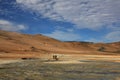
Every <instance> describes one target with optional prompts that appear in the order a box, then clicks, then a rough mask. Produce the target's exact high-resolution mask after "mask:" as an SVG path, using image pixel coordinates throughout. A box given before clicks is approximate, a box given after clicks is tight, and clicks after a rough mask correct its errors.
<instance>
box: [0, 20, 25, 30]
mask: <svg viewBox="0 0 120 80" xmlns="http://www.w3.org/2000/svg"><path fill="white" fill-rule="evenodd" d="M0 29H1V30H7V31H21V30H25V29H27V27H26V26H24V25H22V24H15V23H12V22H10V21H7V20H0Z"/></svg>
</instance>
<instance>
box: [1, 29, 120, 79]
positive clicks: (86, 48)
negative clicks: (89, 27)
mask: <svg viewBox="0 0 120 80" xmlns="http://www.w3.org/2000/svg"><path fill="white" fill-rule="evenodd" d="M101 47H104V50H99V49H100V48H101ZM53 55H57V57H58V61H56V60H54V59H53ZM23 58H25V59H26V60H24V59H23ZM43 66H44V71H43V72H41V69H42V68H43ZM33 67H34V68H33ZM119 67H120V42H113V43H92V42H75V41H72V42H61V41H59V40H56V39H53V38H49V37H46V36H43V35H39V34H37V35H28V34H20V33H16V32H7V31H0V80H53V79H54V78H56V80H120V68H119ZM34 69H35V70H34ZM71 69H72V71H71ZM14 70H15V73H13V72H11V71H14ZM37 70H38V71H40V72H37ZM54 70H56V71H58V72H56V71H55V72H54ZM83 70H84V71H83ZM32 71H33V72H32ZM46 71H47V72H48V73H47V72H46ZM51 72H52V73H51ZM66 73H67V74H66ZM70 73H73V74H70ZM23 74H24V75H23ZM46 74H48V75H46ZM53 74H56V75H55V76H53ZM16 75H18V76H17V77H18V78H17V77H15V76H16ZM44 75H45V76H44ZM51 75H52V76H51ZM86 75H87V76H88V77H86ZM19 76H22V77H23V78H21V77H19ZM46 76H47V77H46ZM60 77H62V78H60ZM40 78H41V79H40Z"/></svg>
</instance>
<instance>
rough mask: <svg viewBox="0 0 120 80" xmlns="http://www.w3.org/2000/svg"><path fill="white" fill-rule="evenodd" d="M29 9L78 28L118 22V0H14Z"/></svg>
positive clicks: (109, 24) (119, 1) (97, 27)
mask: <svg viewBox="0 0 120 80" xmlns="http://www.w3.org/2000/svg"><path fill="white" fill-rule="evenodd" d="M16 2H17V3H18V4H20V5H21V6H22V8H23V9H29V10H30V11H32V12H36V13H37V14H39V15H42V17H44V18H49V19H51V20H56V21H66V22H70V23H72V24H74V25H76V26H77V27H78V28H80V29H81V28H88V29H92V30H98V29H101V28H103V26H104V27H105V26H107V27H108V26H111V25H112V24H113V23H120V10H119V9H120V5H119V4H120V0H16Z"/></svg>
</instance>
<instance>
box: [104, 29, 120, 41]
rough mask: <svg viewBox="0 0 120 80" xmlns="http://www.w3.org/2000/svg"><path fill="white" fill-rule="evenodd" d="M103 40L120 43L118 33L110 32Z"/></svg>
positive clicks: (119, 34)
mask: <svg viewBox="0 0 120 80" xmlns="http://www.w3.org/2000/svg"><path fill="white" fill-rule="evenodd" d="M105 38H106V39H107V40H109V41H120V31H113V32H110V33H108V34H107V35H106V37H105Z"/></svg>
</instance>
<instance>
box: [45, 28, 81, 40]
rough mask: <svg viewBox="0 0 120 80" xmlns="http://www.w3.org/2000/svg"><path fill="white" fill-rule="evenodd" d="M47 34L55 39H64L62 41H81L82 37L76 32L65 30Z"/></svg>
mask: <svg viewBox="0 0 120 80" xmlns="http://www.w3.org/2000/svg"><path fill="white" fill-rule="evenodd" d="M44 35H46V36H49V37H53V38H55V39H58V40H62V41H79V40H80V39H81V37H80V35H78V34H75V33H73V32H69V31H68V32H64V31H60V30H55V31H54V32H52V33H49V34H44Z"/></svg>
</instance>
